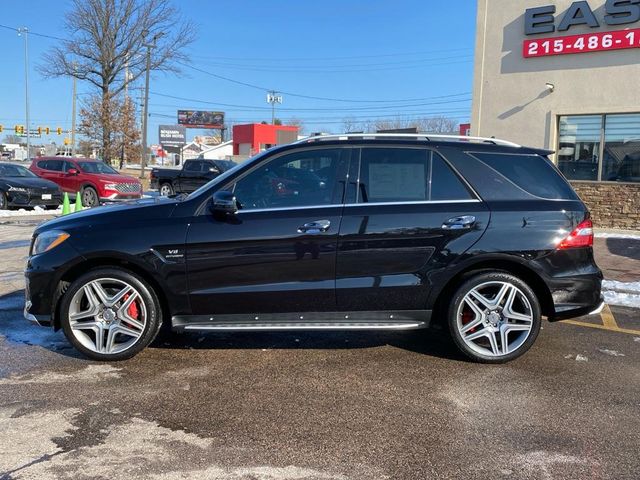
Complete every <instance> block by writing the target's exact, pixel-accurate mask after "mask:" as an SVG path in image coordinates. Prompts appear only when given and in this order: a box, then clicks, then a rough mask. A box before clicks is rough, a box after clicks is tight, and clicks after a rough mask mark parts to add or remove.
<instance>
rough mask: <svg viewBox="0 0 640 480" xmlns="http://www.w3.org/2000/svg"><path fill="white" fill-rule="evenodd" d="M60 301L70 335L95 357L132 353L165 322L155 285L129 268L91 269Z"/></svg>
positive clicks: (117, 357) (107, 358)
mask: <svg viewBox="0 0 640 480" xmlns="http://www.w3.org/2000/svg"><path fill="white" fill-rule="evenodd" d="M61 301H62V303H61V306H60V321H61V324H62V328H63V330H64V333H65V335H66V337H67V339H68V340H69V342H71V344H72V345H73V346H74V347H75V348H77V349H78V350H79V351H80V352H82V353H83V354H85V355H86V356H87V357H89V358H92V359H94V360H103V361H115V360H125V359H128V358H131V357H133V356H134V355H136V354H137V353H139V352H140V351H141V350H142V349H144V348H145V347H146V346H147V345H149V343H151V342H152V341H153V339H154V338H155V336H156V334H157V333H158V330H159V328H160V324H161V310H160V304H159V302H158V299H157V297H156V295H155V293H154V291H153V289H152V288H151V286H149V285H148V284H147V283H146V282H145V281H144V280H143V279H141V278H140V277H138V276H137V275H134V274H133V273H131V272H128V271H126V270H121V269H117V268H108V269H98V270H93V271H90V272H89V273H87V274H85V275H83V276H82V277H80V278H78V279H77V280H76V281H75V282H73V283H72V284H71V285H70V286H69V288H68V290H67V291H66V292H65V294H64V297H63V298H62V300H61Z"/></svg>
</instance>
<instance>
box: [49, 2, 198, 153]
mask: <svg viewBox="0 0 640 480" xmlns="http://www.w3.org/2000/svg"><path fill="white" fill-rule="evenodd" d="M71 5H72V7H71V10H70V11H69V12H68V13H67V14H66V16H65V20H64V26H63V28H64V30H65V31H66V33H67V38H68V39H67V40H65V41H63V42H61V45H60V46H55V47H53V48H52V49H51V50H49V52H48V53H47V54H46V55H45V57H44V63H43V64H42V65H41V66H40V67H39V69H40V71H41V73H42V74H43V75H45V77H60V76H72V77H76V78H78V79H80V80H85V81H87V82H88V83H90V84H91V85H93V86H94V87H95V88H96V89H97V90H98V92H99V93H100V97H101V101H102V107H101V109H100V111H101V112H102V117H101V118H100V119H99V121H100V123H101V127H100V128H101V131H102V139H101V144H102V153H103V158H104V159H105V160H109V159H110V157H111V155H113V154H114V153H115V152H114V151H113V149H112V148H111V143H112V133H113V128H112V127H111V124H110V123H109V121H110V119H111V118H112V117H113V116H112V114H111V112H110V111H109V108H110V106H111V105H112V102H113V99H114V98H116V97H117V96H118V95H119V94H120V93H121V92H122V91H123V90H124V88H125V85H126V84H127V83H131V82H134V81H135V80H136V79H138V78H139V77H140V76H141V75H142V74H143V73H144V71H145V67H146V58H145V52H146V45H147V44H148V43H150V42H151V41H152V40H151V39H158V37H159V35H162V36H161V37H159V39H158V41H157V43H156V44H155V48H153V49H152V53H151V69H152V70H159V71H165V72H174V73H178V72H179V71H180V69H179V65H180V64H181V63H184V62H186V61H188V58H187V56H186V54H185V53H184V50H185V47H186V46H188V45H189V44H191V43H192V42H193V40H194V39H195V37H194V32H195V28H194V25H193V24H192V23H191V22H189V21H186V20H183V19H182V17H181V15H180V14H179V12H178V11H177V9H176V8H174V7H173V6H172V5H171V3H170V2H169V1H168V0H72V1H71ZM127 70H128V72H129V75H128V78H127V79H125V78H124V77H125V71H127Z"/></svg>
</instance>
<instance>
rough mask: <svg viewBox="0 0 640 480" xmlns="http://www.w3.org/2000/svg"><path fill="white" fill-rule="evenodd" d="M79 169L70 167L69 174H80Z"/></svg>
mask: <svg viewBox="0 0 640 480" xmlns="http://www.w3.org/2000/svg"><path fill="white" fill-rule="evenodd" d="M78 173H80V172H78V170H76V169H75V168H70V169H69V170H67V174H69V175H78Z"/></svg>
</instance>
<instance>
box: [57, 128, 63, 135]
mask: <svg viewBox="0 0 640 480" xmlns="http://www.w3.org/2000/svg"><path fill="white" fill-rule="evenodd" d="M56 133H57V134H58V135H62V128H60V127H58V128H56Z"/></svg>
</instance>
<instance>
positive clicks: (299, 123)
mask: <svg viewBox="0 0 640 480" xmlns="http://www.w3.org/2000/svg"><path fill="white" fill-rule="evenodd" d="M286 124H287V125H290V126H292V127H298V134H300V135H302V134H303V133H304V129H305V126H304V121H303V120H302V119H301V118H298V117H291V118H290V119H289V120H287V122H286Z"/></svg>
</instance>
